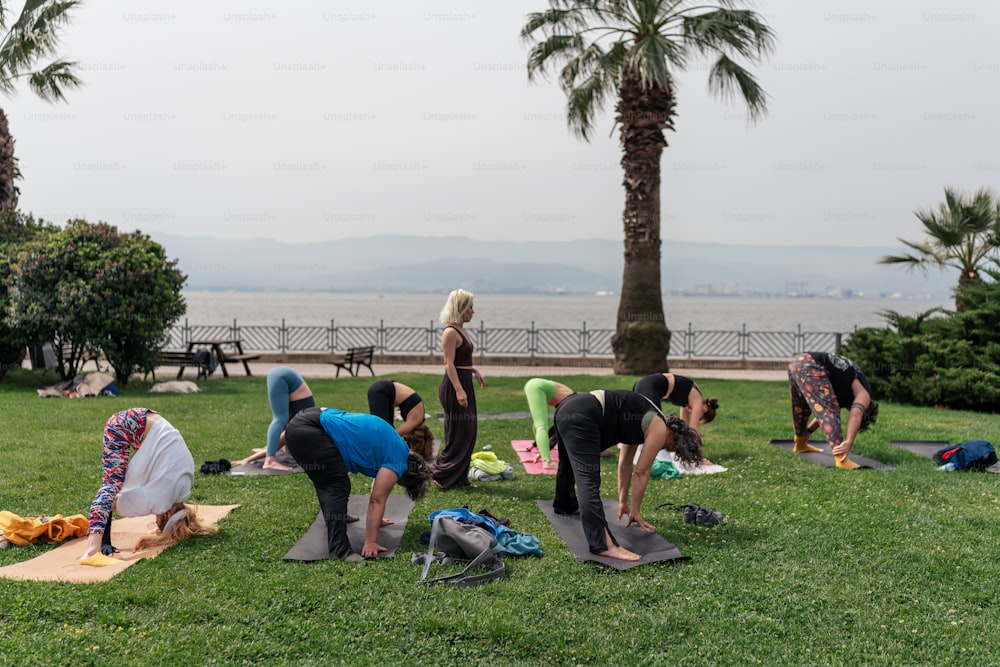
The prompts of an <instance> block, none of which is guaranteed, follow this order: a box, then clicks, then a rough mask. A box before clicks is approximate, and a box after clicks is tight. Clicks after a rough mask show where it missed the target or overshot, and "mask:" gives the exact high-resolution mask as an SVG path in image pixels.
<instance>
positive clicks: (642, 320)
mask: <svg viewBox="0 0 1000 667" xmlns="http://www.w3.org/2000/svg"><path fill="white" fill-rule="evenodd" d="M738 4H739V3H738V2H736V1H735V0H715V2H714V3H709V2H694V3H692V2H688V1H687V0H549V7H550V8H549V9H548V10H546V11H543V12H538V13H533V14H530V15H529V16H528V22H527V23H526V24H525V25H524V27H523V28H522V29H521V37H522V38H523V39H524V40H525V41H526V42H528V43H529V44H531V45H532V48H531V51H530V53H529V55H528V79H529V80H534V79H535V77H536V76H537V75H539V74H543V75H544V74H546V73H547V68H549V67H552V68H560V69H559V72H558V74H559V85H560V86H561V87H562V89H563V91H564V92H565V93H566V99H567V110H568V111H567V121H568V123H569V126H570V129H571V130H572V131H573V132H574V133H575V134H576V135H577V136H578V137H579V138H581V139H583V140H585V141H586V140H589V138H590V134H591V132H592V130H593V129H594V128H593V123H594V120H595V116H596V114H597V112H599V111H600V110H601V109H602V108H603V106H604V102H605V100H606V99H607V98H608V97H609V96H611V95H615V96H616V97H617V104H616V106H615V111H616V116H615V122H616V124H617V125H618V127H619V134H620V139H621V144H622V152H623V156H622V162H621V163H622V167H623V170H624V179H623V185H624V186H625V211H624V214H623V224H624V228H625V268H624V272H623V274H622V288H621V300H620V301H619V304H618V317H617V320H618V321H617V326H616V331H615V335H614V337H613V338H612V348H613V350H614V354H615V360H614V370H615V372H616V373H621V374H646V373H656V372H662V371H666V370H667V359H666V357H667V353H668V351H669V350H670V330H669V329H668V328H667V326H666V323H665V322H664V317H663V295H662V286H661V282H660V156H661V155H662V153H663V149H664V148H665V147H666V145H667V142H666V139H665V138H664V136H663V131H664V130H673V129H674V121H673V119H674V115H675V112H674V106H675V104H676V98H675V94H674V86H673V81H674V72H678V71H683V70H684V69H686V67H687V66H688V65H689V64H690V63H691V61H692V60H694V59H696V58H698V57H709V58H713V57H714V58H716V60H715V62H714V64H713V66H712V68H711V71H710V73H709V76H708V84H709V88H710V89H711V90H712V91H713V92H714V93H716V94H719V95H721V96H722V97H723V98H727V97H739V98H742V100H743V101H744V102H745V104H746V106H747V109H748V112H749V113H748V117H749V118H750V119H751V120H757V119H758V118H760V117H761V116H762V115H763V114H764V113H765V112H766V95H765V93H764V90H763V89H762V88H761V87H760V85H759V84H758V83H757V81H756V79H755V78H754V76H753V75H752V74H751V73H750V72H749V71H747V70H746V69H744V67H743V66H741V65H740V64H739V63H738V62H737V59H740V58H742V59H746V60H749V61H753V62H759V61H760V60H761V59H762V58H763V57H764V56H765V55H766V54H767V53H769V52H770V51H771V50H772V48H773V42H774V38H773V34H772V32H771V29H770V28H769V27H768V26H767V25H766V24H765V23H764V22H763V20H762V18H761V17H760V16H759V15H758V14H757V13H755V12H753V11H749V10H745V9H737V5H738Z"/></svg>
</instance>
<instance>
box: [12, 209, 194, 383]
mask: <svg viewBox="0 0 1000 667" xmlns="http://www.w3.org/2000/svg"><path fill="white" fill-rule="evenodd" d="M185 280H186V276H185V275H184V274H183V273H181V271H180V270H179V269H178V268H177V262H176V260H173V261H168V260H167V259H166V255H165V252H164V250H163V247H162V246H160V245H159V244H157V243H155V242H153V241H151V240H150V239H149V237H148V236H145V235H144V234H142V233H140V232H133V233H128V234H126V233H120V232H119V231H118V229H117V228H116V227H114V226H112V225H108V224H106V223H100V222H99V223H96V224H91V223H89V222H87V221H85V220H72V221H70V222H69V224H68V225H67V227H66V228H65V229H64V230H60V231H58V232H57V233H53V234H45V235H40V236H37V237H36V238H33V239H32V240H30V241H29V242H28V243H27V244H25V246H24V248H23V249H22V251H21V252H20V254H19V256H18V260H17V266H16V267H15V270H14V271H13V274H12V280H11V284H12V287H13V290H12V293H11V294H12V299H11V301H12V306H11V312H12V315H13V317H14V319H15V320H16V321H17V322H18V323H19V325H20V326H21V327H22V328H23V330H24V331H25V332H26V333H27V334H28V335H29V336H30V338H31V340H34V341H47V340H51V341H54V342H55V343H56V344H57V346H62V345H64V344H72V349H73V354H72V355H71V358H70V359H69V360H68V362H67V363H66V365H63V363H62V360H60V368H59V371H60V375H61V376H62V377H64V378H66V377H71V376H73V375H75V374H76V372H77V370H78V368H79V365H81V364H82V362H83V358H84V352H85V351H86V349H87V348H98V349H100V350H102V351H103V352H104V356H105V357H106V358H107V360H108V363H109V364H110V365H111V367H112V368H113V369H114V374H115V380H116V381H117V382H118V384H119V385H121V386H124V385H126V384H127V383H128V379H129V377H130V376H131V375H132V373H133V372H135V371H137V370H138V371H142V370H148V369H151V368H152V367H153V366H154V365H155V363H156V355H157V354H158V351H159V348H160V347H161V343H162V340H163V338H164V336H165V334H166V332H167V331H168V329H169V328H170V326H171V325H172V324H173V323H174V322H175V321H176V320H177V318H179V317H180V316H181V315H183V314H184V299H183V297H182V296H181V288H182V287H183V285H184V281H185Z"/></svg>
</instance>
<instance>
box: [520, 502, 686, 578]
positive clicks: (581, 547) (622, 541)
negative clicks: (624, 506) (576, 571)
mask: <svg viewBox="0 0 1000 667" xmlns="http://www.w3.org/2000/svg"><path fill="white" fill-rule="evenodd" d="M535 502H536V503H538V509H540V510H542V514H544V515H545V518H546V519H548V520H549V523H551V524H552V527H553V528H555V529H556V532H557V533H559V537H561V538H562V540H563V542H565V543H566V547H567V548H568V549H569V550H570V553H572V554H573V555H574V556H576V557H577V558H579V559H580V560H582V561H593V562H594V563H599V564H600V565H605V566H607V567H610V568H613V569H615V570H627V569H629V568H633V567H636V566H638V565H645V564H646V563H662V562H676V561H681V560H690V559H691V557H690V556H685V555H684V554H682V553H681V551H680V549H678V548H677V547H675V546H674V545H673V544H671V543H670V542H667V541H666V540H665V539H663V536H661V535H660V534H659V533H648V532H646V531H645V530H643V529H642V528H639V527H638V526H633V527H632V528H625V527H624V525H622V524H620V523H618V510H617V507H618V501H617V500H612V499H610V498H605V499H603V502H604V516H605V518H606V519H607V520H608V528H609V529H610V530H611V534H612V535H614V536H615V539H616V540H618V544H619V545H621V546H623V547H625V548H626V549H628V550H629V551H632V552H634V553H637V554H640V555H641V556H642V560H637V561H634V562H630V561H624V560H618V559H617V558H604V557H603V556H595V555H594V554H592V553H590V547H588V546H587V539H586V538H585V537H584V536H583V526H582V525H581V524H580V515H579V514H571V515H565V514H556V513H555V511H554V510H553V509H552V501H551V500H537V501H535ZM612 508H615V509H612Z"/></svg>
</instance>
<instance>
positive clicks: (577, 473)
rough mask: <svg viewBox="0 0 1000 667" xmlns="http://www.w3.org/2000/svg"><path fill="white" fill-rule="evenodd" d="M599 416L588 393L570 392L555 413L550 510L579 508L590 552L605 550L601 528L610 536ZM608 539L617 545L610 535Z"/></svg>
mask: <svg viewBox="0 0 1000 667" xmlns="http://www.w3.org/2000/svg"><path fill="white" fill-rule="evenodd" d="M603 415H604V410H603V409H602V407H601V402H600V401H598V400H597V398H596V397H595V396H593V395H592V394H573V395H572V396H570V397H568V398H566V399H565V400H564V401H563V402H562V403H560V404H559V407H558V408H557V409H556V414H555V425H556V438H557V440H558V442H559V468H558V469H557V470H556V497H555V500H553V502H552V509H553V510H555V512H556V513H557V514H572V513H573V512H575V511H576V510H577V509H579V510H580V522H581V523H582V524H583V534H584V536H585V537H586V538H587V546H588V547H589V548H590V552H591V553H594V554H599V553H601V552H603V551H607V550H608V542H607V539H606V538H605V531H608V535H611V532H610V530H609V529H608V522H607V519H606V518H605V517H604V503H603V502H602V501H601V451H602V448H601V421H602V420H603ZM574 486H575V487H576V490H574ZM577 492H578V493H579V499H578V497H577ZM611 539H612V541H614V543H615V544H616V545H617V544H618V541H617V540H615V537H614V535H611Z"/></svg>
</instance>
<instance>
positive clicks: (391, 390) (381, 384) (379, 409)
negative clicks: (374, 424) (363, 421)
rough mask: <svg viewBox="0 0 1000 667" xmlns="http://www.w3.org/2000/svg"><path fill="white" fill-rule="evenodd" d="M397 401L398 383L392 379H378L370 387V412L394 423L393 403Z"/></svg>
mask: <svg viewBox="0 0 1000 667" xmlns="http://www.w3.org/2000/svg"><path fill="white" fill-rule="evenodd" d="M395 401H396V385H395V384H393V382H392V380H378V381H377V382H373V383H372V386H370V387H368V412H369V414H373V415H375V416H376V417H378V418H380V419H382V420H383V421H385V422H388V423H389V424H392V418H393V409H392V404H393V403H395Z"/></svg>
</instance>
